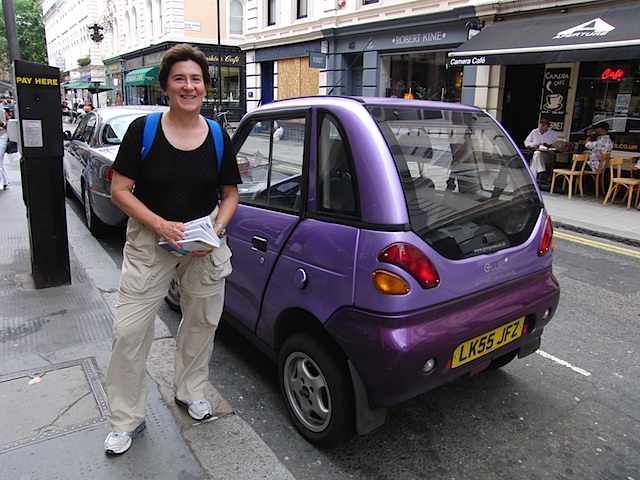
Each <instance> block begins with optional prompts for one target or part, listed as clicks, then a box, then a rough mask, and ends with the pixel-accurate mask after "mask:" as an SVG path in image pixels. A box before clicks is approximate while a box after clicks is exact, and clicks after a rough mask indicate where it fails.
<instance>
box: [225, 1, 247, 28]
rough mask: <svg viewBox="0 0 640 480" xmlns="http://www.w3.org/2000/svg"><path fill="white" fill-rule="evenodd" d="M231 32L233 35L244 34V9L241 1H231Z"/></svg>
mask: <svg viewBox="0 0 640 480" xmlns="http://www.w3.org/2000/svg"><path fill="white" fill-rule="evenodd" d="M229 32H230V33H231V34H232V35H242V34H243V33H244V7H243V6H242V2H241V1H240V0H231V3H230V5H229Z"/></svg>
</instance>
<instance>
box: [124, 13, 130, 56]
mask: <svg viewBox="0 0 640 480" xmlns="http://www.w3.org/2000/svg"><path fill="white" fill-rule="evenodd" d="M124 28H125V32H126V35H127V38H126V39H125V45H126V46H127V47H131V46H132V44H131V43H132V41H131V16H130V15H129V12H125V14H124Z"/></svg>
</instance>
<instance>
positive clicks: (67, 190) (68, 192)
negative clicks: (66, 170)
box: [64, 180, 75, 198]
mask: <svg viewBox="0 0 640 480" xmlns="http://www.w3.org/2000/svg"><path fill="white" fill-rule="evenodd" d="M64 196H65V197H67V198H73V197H74V196H75V195H74V194H73V190H72V189H71V185H69V182H67V181H66V180H65V181H64Z"/></svg>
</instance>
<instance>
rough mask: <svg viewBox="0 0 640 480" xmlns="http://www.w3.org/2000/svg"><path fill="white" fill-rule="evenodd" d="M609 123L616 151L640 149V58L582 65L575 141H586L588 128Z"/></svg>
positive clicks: (573, 124)
mask: <svg viewBox="0 0 640 480" xmlns="http://www.w3.org/2000/svg"><path fill="white" fill-rule="evenodd" d="M598 122H606V123H608V124H609V135H610V136H611V140H613V146H614V148H615V149H616V150H625V151H630V152H634V153H637V152H638V151H640V61H638V60H629V61H610V62H588V63H587V62H585V63H582V64H581V65H580V74H579V77H578V86H577V88H576V98H575V104H574V109H573V116H572V120H571V137H570V139H571V141H574V142H579V143H583V142H584V140H585V138H586V130H587V127H589V126H590V125H592V124H594V123H598Z"/></svg>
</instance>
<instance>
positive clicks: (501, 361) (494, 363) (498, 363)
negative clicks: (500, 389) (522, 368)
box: [487, 350, 518, 370]
mask: <svg viewBox="0 0 640 480" xmlns="http://www.w3.org/2000/svg"><path fill="white" fill-rule="evenodd" d="M517 354H518V351H517V350H514V351H513V352H509V353H505V354H504V355H502V356H501V357H498V358H494V359H493V360H491V363H490V364H489V366H488V367H487V370H497V369H498V368H502V367H504V366H505V365H506V364H508V363H509V362H511V360H513V359H514V358H516V355H517Z"/></svg>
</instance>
